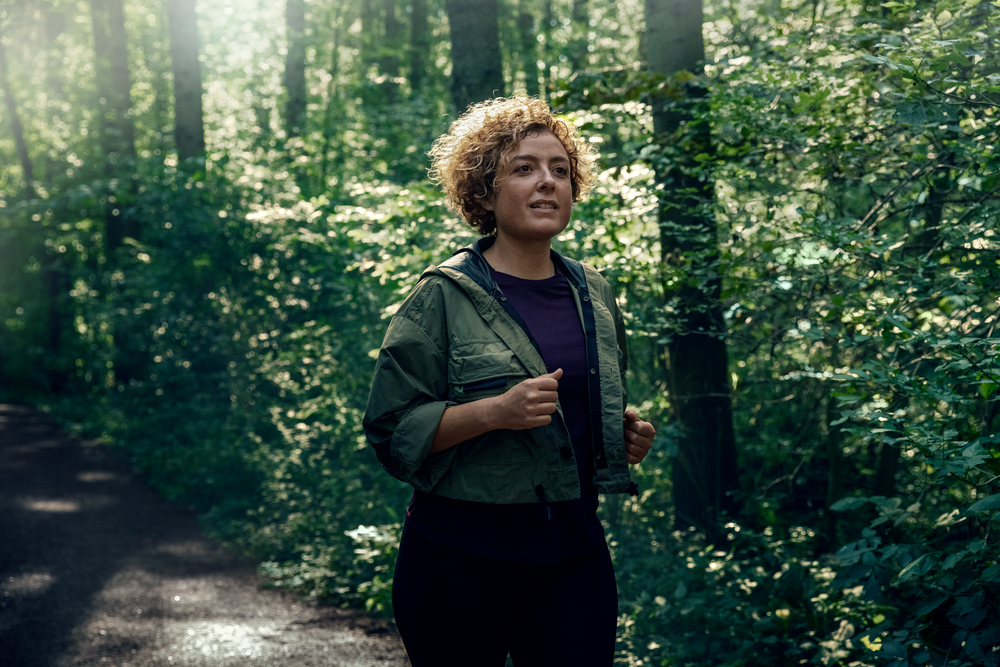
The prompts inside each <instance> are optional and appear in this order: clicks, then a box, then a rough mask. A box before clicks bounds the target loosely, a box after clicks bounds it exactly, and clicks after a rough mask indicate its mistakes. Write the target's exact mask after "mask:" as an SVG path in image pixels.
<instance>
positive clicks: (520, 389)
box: [431, 368, 563, 454]
mask: <svg viewBox="0 0 1000 667" xmlns="http://www.w3.org/2000/svg"><path fill="white" fill-rule="evenodd" d="M562 374H563V372H562V369H561V368H557V369H556V370H555V371H553V372H552V373H546V374H545V375H539V376H538V377H536V378H531V379H530V380H525V381H523V382H520V383H518V384H516V385H515V386H514V387H512V388H511V389H509V390H507V391H506V392H504V393H503V394H500V395H499V396H492V397H490V398H481V399H479V400H478V401H471V402H469V403H462V404H461V405H453V406H451V407H449V408H447V409H446V410H445V411H444V414H443V415H441V422H440V423H439V424H438V428H437V431H436V432H435V434H434V441H433V442H432V443H431V454H436V453H438V452H443V451H444V450H446V449H450V448H451V447H454V446H455V445H457V444H458V443H460V442H464V441H465V440H468V439H469V438H475V437H476V436H480V435H482V434H483V433H486V432H487V431H495V430H498V429H510V430H512V431H523V430H524V429H528V428H535V427H536V426H545V425H546V424H548V423H549V422H551V421H552V413H553V412H555V411H556V401H557V400H558V399H559V378H561V377H562Z"/></svg>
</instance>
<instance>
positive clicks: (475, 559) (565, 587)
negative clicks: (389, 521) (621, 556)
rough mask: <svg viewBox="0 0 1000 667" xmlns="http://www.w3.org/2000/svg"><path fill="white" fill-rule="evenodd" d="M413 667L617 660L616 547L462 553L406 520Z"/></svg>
mask: <svg viewBox="0 0 1000 667" xmlns="http://www.w3.org/2000/svg"><path fill="white" fill-rule="evenodd" d="M392 605H393V609H394V612H395V616H396V625H397V626H398V627H399V634H400V635H402V637H403V644H404V645H405V646H406V652H407V654H408V655H409V657H410V662H411V664H412V665H413V667H451V666H452V665H454V666H455V667H494V666H495V667H503V666H504V664H505V662H506V659H507V653H508V651H509V652H510V656H511V659H512V660H513V662H514V664H515V665H516V666H517V667H534V666H535V665H538V666H542V665H545V666H546V667H552V666H553V665H573V666H574V667H610V665H611V664H612V662H613V661H614V653H615V628H616V625H617V615H618V590H617V588H616V587H615V573H614V570H613V568H612V565H611V555H610V554H609V553H608V549H607V547H601V548H600V549H597V550H595V551H593V552H591V553H590V554H588V555H586V556H584V557H582V558H577V559H573V560H569V561H562V562H559V563H552V564H541V563H524V562H520V561H512V560H505V559H502V558H490V557H488V556H478V555H476V554H470V553H466V552H464V551H458V550H456V549H451V548H448V547H444V546H441V545H439V544H437V543H436V542H433V541H431V540H429V539H427V538H426V537H424V536H423V535H421V534H420V533H419V532H418V531H416V530H413V529H412V528H409V527H408V526H405V525H404V527H403V536H402V540H401V542H400V545H399V556H398V558H397V559H396V576H395V579H394V581H393V587H392Z"/></svg>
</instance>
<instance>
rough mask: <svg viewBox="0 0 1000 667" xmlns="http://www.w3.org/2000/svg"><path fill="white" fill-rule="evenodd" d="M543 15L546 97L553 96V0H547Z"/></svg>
mask: <svg viewBox="0 0 1000 667" xmlns="http://www.w3.org/2000/svg"><path fill="white" fill-rule="evenodd" d="M544 14H545V15H544V16H543V17H542V36H543V37H544V39H543V40H542V63H543V65H544V69H543V70H542V92H543V94H544V95H545V99H546V100H548V99H550V98H551V97H552V63H551V62H549V58H550V57H551V56H552V27H553V25H552V24H553V23H555V13H554V12H553V9H552V0H545V12H544Z"/></svg>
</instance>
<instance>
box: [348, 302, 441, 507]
mask: <svg viewBox="0 0 1000 667" xmlns="http://www.w3.org/2000/svg"><path fill="white" fill-rule="evenodd" d="M424 287H425V288H426V286H424ZM418 289H419V288H418ZM412 296H413V295H411V297H412ZM423 296H424V297H426V295H423ZM408 301H410V299H408ZM407 305H411V306H412V304H405V303H404V306H403V307H401V308H400V311H399V312H397V314H396V315H395V316H394V317H393V319H392V322H391V323H390V324H389V330H388V331H387V332H386V334H385V340H384V341H383V343H382V348H381V349H380V350H379V355H378V362H377V363H376V365H375V374H374V377H373V379H372V386H371V393H370V394H369V395H368V407H367V410H366V411H365V418H364V423H363V427H364V431H365V437H366V438H367V439H368V443H369V444H370V445H371V446H372V447H373V448H374V449H375V454H376V456H377V457H378V460H379V462H381V463H382V466H383V467H384V468H385V470H386V471H387V472H388V473H389V474H391V475H392V476H393V477H396V478H397V479H400V480H402V481H404V482H407V483H408V484H411V485H412V486H413V487H414V488H416V489H418V490H420V491H430V490H431V488H432V487H433V486H434V485H435V484H436V483H437V481H438V480H439V479H441V477H442V476H443V475H444V474H445V472H446V471H447V470H448V468H449V466H450V465H451V462H452V459H453V458H454V457H455V452H456V451H457V448H456V447H452V448H450V449H448V450H446V451H444V452H439V453H437V454H433V455H432V454H430V451H431V443H432V441H433V440H434V434H435V433H436V432H437V428H438V424H439V423H440V422H441V415H442V414H444V411H445V408H447V407H448V406H449V405H451V404H450V403H448V402H447V401H446V400H445V399H446V397H447V395H448V379H447V378H448V375H447V356H446V354H447V351H446V349H442V345H441V343H440V341H441V340H442V339H444V340H446V338H445V337H444V336H442V335H440V332H441V331H442V330H444V327H443V326H442V327H441V329H437V328H436V327H432V331H430V332H428V331H426V330H425V327H424V326H421V324H418V322H416V321H414V320H413V319H410V317H407V316H406V315H405V314H404V313H405V312H413V310H414V309H412V308H407ZM416 310H417V312H419V310H420V309H419V308H417V309H416ZM431 310H435V309H433V308H432V309H431ZM435 329H437V330H435ZM435 339H437V340H435Z"/></svg>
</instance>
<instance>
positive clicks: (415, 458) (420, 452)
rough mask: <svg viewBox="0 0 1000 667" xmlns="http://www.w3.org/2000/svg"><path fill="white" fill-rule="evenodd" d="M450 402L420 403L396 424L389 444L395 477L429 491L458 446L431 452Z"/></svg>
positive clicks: (443, 472)
mask: <svg viewBox="0 0 1000 667" xmlns="http://www.w3.org/2000/svg"><path fill="white" fill-rule="evenodd" d="M449 405H453V404H452V403H449V402H448V401H434V402H433V403H424V404H423V405H420V406H417V407H415V408H413V409H412V410H410V411H409V413H407V415H406V417H404V418H403V420H402V421H401V422H399V424H398V425H397V426H396V429H395V431H394V432H393V434H392V441H391V442H390V444H389V456H390V461H391V463H392V466H393V467H394V468H395V471H394V472H395V473H396V476H397V477H399V478H400V479H402V480H404V481H406V482H409V483H410V484H412V485H413V487H414V488H415V489H417V490H419V491H428V492H429V491H430V490H431V488H432V487H433V486H434V485H435V484H436V483H437V481H438V480H439V479H441V477H442V476H444V474H445V472H447V471H448V468H449V467H450V466H451V460H452V459H453V458H454V455H455V451H456V449H457V448H456V447H452V448H450V449H448V450H446V451H444V452H440V453H438V454H435V455H431V453H430V452H431V445H432V444H433V442H434V434H435V433H437V429H438V425H439V424H440V423H441V416H442V415H443V414H444V411H445V409H446V408H447V407H448V406H449Z"/></svg>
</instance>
